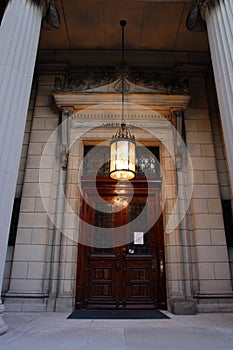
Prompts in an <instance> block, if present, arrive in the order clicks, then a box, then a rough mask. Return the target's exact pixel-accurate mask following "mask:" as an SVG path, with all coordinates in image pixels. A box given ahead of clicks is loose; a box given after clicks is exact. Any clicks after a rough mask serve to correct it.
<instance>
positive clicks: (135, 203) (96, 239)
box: [76, 180, 166, 309]
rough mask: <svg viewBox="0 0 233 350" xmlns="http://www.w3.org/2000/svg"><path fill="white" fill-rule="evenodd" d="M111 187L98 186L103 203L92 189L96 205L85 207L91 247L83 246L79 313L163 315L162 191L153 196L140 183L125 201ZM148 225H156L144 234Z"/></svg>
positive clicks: (79, 272) (81, 249) (156, 190)
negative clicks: (110, 310) (108, 311)
mask: <svg viewBox="0 0 233 350" xmlns="http://www.w3.org/2000/svg"><path fill="white" fill-rule="evenodd" d="M105 181H106V180H105ZM111 186H112V187H111ZM111 186H107V184H106V182H105V183H102V184H101V185H100V186H99V193H101V198H102V199H103V201H100V200H99V199H98V198H96V197H95V196H92V192H91V190H90V188H88V186H87V192H86V193H87V195H88V196H89V197H91V202H92V205H88V204H87V203H86V202H85V201H83V207H82V215H83V219H84V220H85V221H86V222H87V223H89V224H90V225H91V226H89V227H91V229H90V230H91V232H89V243H90V246H86V245H81V244H80V245H79V255H78V270H77V271H78V273H77V291H76V308H132V309H135V308H138V309H146V308H148V309H154V308H161V309H164V308H166V288H165V271H164V243H163V224H162V215H161V213H160V186H159V185H158V183H157V184H156V186H155V187H154V191H152V193H151V194H150V196H148V193H147V187H146V186H144V184H142V182H141V183H140V184H138V183H137V184H136V183H135V184H134V195H133V197H132V198H131V197H130V195H129V193H127V186H126V187H125V189H124V191H125V193H124V195H121V194H118V195H117V193H116V191H117V190H116V189H114V186H115V185H114V183H113V182H111ZM118 192H119V189H118ZM89 203H90V202H89ZM142 213H143V215H141V216H140V214H142ZM156 216H157V217H156ZM138 217H139V218H140V219H139V220H138V221H137V222H136V226H135V223H134V220H135V219H137V218H138ZM148 222H149V223H150V222H152V223H153V225H152V226H151V227H149V228H148V229H146V231H145V228H147V226H150V224H149V225H148ZM131 223H132V224H131ZM103 229H104V230H103ZM83 231H85V230H83ZM103 231H104V232H105V233H104V234H102V233H103ZM82 234H87V232H82Z"/></svg>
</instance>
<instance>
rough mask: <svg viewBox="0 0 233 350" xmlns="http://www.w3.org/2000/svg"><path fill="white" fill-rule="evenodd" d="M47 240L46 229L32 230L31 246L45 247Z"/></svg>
mask: <svg viewBox="0 0 233 350" xmlns="http://www.w3.org/2000/svg"><path fill="white" fill-rule="evenodd" d="M47 240H48V229H47V228H33V229H32V238H31V242H32V244H39V245H45V244H47Z"/></svg>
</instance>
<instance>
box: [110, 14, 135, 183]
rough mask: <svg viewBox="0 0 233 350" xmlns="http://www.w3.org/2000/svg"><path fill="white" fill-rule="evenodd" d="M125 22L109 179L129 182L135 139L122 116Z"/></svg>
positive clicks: (123, 22) (132, 170) (132, 169)
mask: <svg viewBox="0 0 233 350" xmlns="http://www.w3.org/2000/svg"><path fill="white" fill-rule="evenodd" d="M126 24H127V22H126V21H125V20H122V21H120V25H121V27H122V62H121V67H122V72H121V82H122V113H121V127H120V128H119V129H118V130H117V132H116V134H115V135H113V137H112V140H111V142H110V177H111V178H112V179H114V180H118V181H122V180H131V179H133V178H134V177H135V159H136V141H135V137H134V136H132V135H131V133H130V131H129V130H128V129H127V127H126V124H125V116H124V97H125V85H124V72H123V66H124V27H125V26H126Z"/></svg>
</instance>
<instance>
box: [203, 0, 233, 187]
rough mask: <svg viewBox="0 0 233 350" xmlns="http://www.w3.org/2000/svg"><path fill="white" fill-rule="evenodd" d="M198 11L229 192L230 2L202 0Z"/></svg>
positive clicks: (232, 163) (232, 142) (232, 119)
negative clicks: (211, 74)
mask: <svg viewBox="0 0 233 350" xmlns="http://www.w3.org/2000/svg"><path fill="white" fill-rule="evenodd" d="M201 11H202V16H203V18H204V19H205V20H206V24H207V31H208V38H209V45H210V52H211V58H212V64H213V69H214V77H215V84H216V90H217V95H218V103H219V109H220V115H221V121H222V128H223V134H224V141H225V147H226V154H227V160H228V166H229V174H230V181H231V191H232V192H233V0H215V1H214V0H205V1H204V2H203V4H202V7H201Z"/></svg>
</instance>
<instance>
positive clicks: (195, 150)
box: [188, 143, 202, 157]
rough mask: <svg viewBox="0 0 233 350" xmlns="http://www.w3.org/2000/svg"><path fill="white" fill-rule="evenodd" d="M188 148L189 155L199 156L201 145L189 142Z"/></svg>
mask: <svg viewBox="0 0 233 350" xmlns="http://www.w3.org/2000/svg"><path fill="white" fill-rule="evenodd" d="M188 150H189V153H190V155H191V157H201V155H202V154H201V145H198V144H196V143H193V144H189V145H188Z"/></svg>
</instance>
